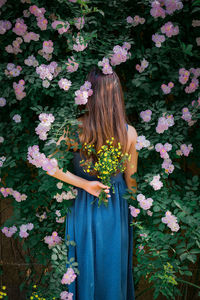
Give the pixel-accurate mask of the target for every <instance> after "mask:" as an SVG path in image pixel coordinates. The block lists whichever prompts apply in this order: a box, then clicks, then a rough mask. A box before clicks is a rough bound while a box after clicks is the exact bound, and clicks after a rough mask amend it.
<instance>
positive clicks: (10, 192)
mask: <svg viewBox="0 0 200 300" xmlns="http://www.w3.org/2000/svg"><path fill="white" fill-rule="evenodd" d="M0 192H1V194H2V195H3V196H4V197H7V196H8V195H11V196H13V197H14V198H15V200H16V201H17V202H21V201H24V200H26V198H27V195H26V194H20V192H18V191H16V190H13V189H12V188H4V187H1V188H0Z"/></svg>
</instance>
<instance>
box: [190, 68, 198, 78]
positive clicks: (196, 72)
mask: <svg viewBox="0 0 200 300" xmlns="http://www.w3.org/2000/svg"><path fill="white" fill-rule="evenodd" d="M189 71H190V73H192V74H193V75H194V78H197V77H199V76H200V68H196V69H195V68H190V69H189Z"/></svg>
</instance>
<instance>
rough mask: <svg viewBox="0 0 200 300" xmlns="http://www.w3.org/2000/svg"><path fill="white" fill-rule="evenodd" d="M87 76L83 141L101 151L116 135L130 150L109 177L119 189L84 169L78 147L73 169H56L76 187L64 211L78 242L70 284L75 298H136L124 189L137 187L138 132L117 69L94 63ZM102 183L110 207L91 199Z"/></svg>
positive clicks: (71, 251)
mask: <svg viewBox="0 0 200 300" xmlns="http://www.w3.org/2000/svg"><path fill="white" fill-rule="evenodd" d="M87 81H89V82H91V84H92V90H93V94H92V95H91V96H90V97H89V98H88V101H87V103H86V104H85V105H84V106H83V107H84V108H85V109H86V110H85V113H84V114H82V116H81V117H80V118H79V119H78V121H80V124H82V125H81V129H82V130H81V131H80V132H79V135H78V137H79V140H80V143H81V144H84V143H85V142H86V143H87V144H88V145H89V144H93V145H95V149H96V151H98V150H99V149H100V148H101V146H102V145H103V144H105V143H106V140H108V139H109V140H110V139H111V137H114V145H117V143H118V142H120V144H121V146H122V149H121V151H122V152H123V153H125V152H128V153H129V154H131V159H130V161H129V162H128V163H127V166H126V169H125V171H124V173H118V174H116V175H115V176H112V177H111V182H112V184H113V185H114V189H115V193H113V191H112V189H110V188H109V187H108V186H106V185H104V184H102V183H101V182H100V181H99V180H98V177H97V176H96V175H90V174H88V173H85V172H84V170H83V168H82V167H81V165H80V160H82V157H83V156H84V155H85V157H86V158H87V154H86V153H83V151H82V150H81V153H80V152H78V151H75V152H74V158H73V165H74V173H75V174H73V173H71V172H69V171H67V172H66V173H64V172H63V171H62V170H60V169H57V171H56V172H55V174H54V175H53V177H55V178H57V179H59V180H62V181H64V182H67V183H69V184H71V185H74V186H75V187H77V190H78V194H77V196H76V199H75V200H74V205H73V206H72V209H71V212H70V213H69V214H68V215H67V216H66V237H67V235H69V236H70V239H71V240H74V241H75V242H76V246H75V247H71V248H70V249H69V256H70V257H75V260H76V261H77V262H78V269H79V271H80V275H78V276H77V278H76V280H75V281H74V282H73V283H71V284H70V285H69V291H70V292H72V293H73V295H74V296H73V299H75V300H134V299H135V293H134V285H133V278H132V251H133V232H132V230H133V227H131V226H130V221H131V216H130V213H129V209H128V204H127V201H126V200H125V199H124V198H123V194H124V193H125V192H126V189H127V188H129V189H132V190H133V191H134V192H135V189H136V188H137V184H136V181H135V179H133V178H131V175H132V174H134V173H135V172H137V159H138V152H137V151H136V148H135V144H136V139H137V132H136V130H135V128H134V127H132V126H130V125H128V124H127V123H126V120H127V117H126V114H125V107H124V99H123V92H122V88H121V84H120V80H119V78H118V76H117V74H116V73H115V72H114V71H113V73H112V74H109V75H105V74H103V73H102V72H101V71H100V70H99V69H98V68H97V67H94V68H93V69H92V70H91V72H90V73H89V74H88V76H87ZM63 139H66V143H67V144H68V145H70V143H71V142H72V141H71V140H69V139H68V138H66V136H65V135H64V134H63V136H62V137H61V138H60V139H59V140H58V142H57V144H58V145H59V143H60V142H61V140H63ZM73 146H74V144H73ZM74 150H77V149H74ZM82 155H83V156H82ZM133 187H135V189H133ZM102 189H104V190H105V192H106V193H107V199H108V200H107V201H108V206H107V207H106V206H104V205H103V204H102V205H101V206H100V207H98V203H97V201H95V202H94V203H93V204H91V202H93V201H94V200H95V198H96V197H98V196H99V193H100V191H101V190H102ZM133 199H134V198H133Z"/></svg>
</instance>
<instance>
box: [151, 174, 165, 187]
mask: <svg viewBox="0 0 200 300" xmlns="http://www.w3.org/2000/svg"><path fill="white" fill-rule="evenodd" d="M149 184H150V185H151V186H152V187H153V189H154V190H155V191H157V190H160V189H161V187H162V186H163V183H162V181H160V174H158V175H156V176H153V179H152V181H151V182H150V183H149Z"/></svg>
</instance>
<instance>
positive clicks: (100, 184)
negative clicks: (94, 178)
mask: <svg viewBox="0 0 200 300" xmlns="http://www.w3.org/2000/svg"><path fill="white" fill-rule="evenodd" d="M99 186H100V187H101V188H103V189H109V188H110V187H109V186H108V185H105V184H103V183H101V182H99Z"/></svg>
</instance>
